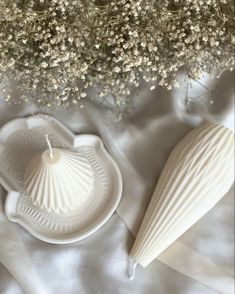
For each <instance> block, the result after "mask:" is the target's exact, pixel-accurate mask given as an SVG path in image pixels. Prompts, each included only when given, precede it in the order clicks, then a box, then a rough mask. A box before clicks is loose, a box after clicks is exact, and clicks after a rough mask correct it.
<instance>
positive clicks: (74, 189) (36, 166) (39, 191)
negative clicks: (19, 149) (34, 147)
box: [24, 148, 94, 213]
mask: <svg viewBox="0 0 235 294" xmlns="http://www.w3.org/2000/svg"><path fill="white" fill-rule="evenodd" d="M51 152H52V154H53V156H51V153H50V150H49V149H48V150H46V151H44V152H43V153H42V154H38V155H36V156H35V157H34V158H33V159H32V161H31V162H30V163H29V165H28V167H27V168H26V172H25V179H24V184H25V189H26V192H27V195H28V196H29V197H31V200H32V202H33V203H34V204H35V205H36V206H38V207H40V208H43V209H46V210H47V211H50V212H54V213H68V212H71V211H73V210H76V208H78V207H79V206H80V205H82V204H83V203H84V202H85V201H86V200H87V198H88V197H89V195H90V193H91V192H92V189H93V184H94V174H93V170H92V168H91V166H90V164H89V162H88V161H87V159H86V158H84V157H83V156H82V155H81V154H79V153H78V152H76V151H70V150H65V149H56V148H53V149H52V150H51Z"/></svg>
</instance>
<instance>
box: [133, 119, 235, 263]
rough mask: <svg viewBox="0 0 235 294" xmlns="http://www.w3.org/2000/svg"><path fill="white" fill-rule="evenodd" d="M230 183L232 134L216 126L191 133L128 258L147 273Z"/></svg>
mask: <svg viewBox="0 0 235 294" xmlns="http://www.w3.org/2000/svg"><path fill="white" fill-rule="evenodd" d="M233 181H234V134H233V132H232V131H231V130H229V129H228V128H226V127H224V126H222V125H219V124H214V123H208V124H206V125H203V126H201V127H198V128H196V129H194V130H193V131H192V132H190V133H189V134H188V135H187V136H186V137H185V138H184V139H183V140H182V141H181V142H180V143H179V144H178V145H177V146H176V148H175V149H174V150H173V152H172V153H171V155H170V157H169V159H168V161H167V163H166V165H165V167H164V169H163V172H162V174H161V176H160V178H159V181H158V183H157V186H156V188H155V191H154V194H153V197H152V199H151V201H150V204H149V207H148V209H147V212H146V214H145V216H144V219H143V222H142V224H141V227H140V230H139V232H138V234H137V238H136V240H135V243H134V246H133V248H132V250H131V253H130V256H131V257H132V258H133V259H134V260H135V261H136V262H137V263H138V264H140V265H142V266H143V267H146V266H147V265H148V264H149V263H150V262H152V261H153V260H154V259H155V258H156V257H157V256H158V255H160V254H161V253H162V252H163V251H164V250H165V249H166V248H167V247H168V246H170V245H171V244H172V243H173V242H174V241H175V240H176V239H177V238H179V237H180V236H181V235H182V234H183V233H184V232H186V231H187V230H188V229H189V228H190V227H191V226H192V225H193V224H195V222H197V221H198V220H199V219H200V218H201V217H202V216H203V215H204V214H206V213H207V212H208V211H209V210H210V209H211V208H212V207H213V206H214V205H215V204H216V203H217V202H218V201H219V200H220V199H221V198H222V197H223V196H224V195H225V194H226V192H228V190H229V189H230V187H231V186H232V184H233Z"/></svg>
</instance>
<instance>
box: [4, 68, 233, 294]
mask: <svg viewBox="0 0 235 294" xmlns="http://www.w3.org/2000/svg"><path fill="white" fill-rule="evenodd" d="M218 84H219V88H218V92H217V97H215V102H214V105H213V106H212V109H211V114H210V115H208V113H206V112H204V111H202V108H201V105H200V103H198V104H197V103H196V104H195V106H196V112H198V113H199V114H200V116H199V115H195V116H193V115H189V114H186V113H185V111H184V109H183V108H181V105H180V101H181V100H180V98H181V97H183V95H184V93H183V90H182V89H181V90H178V91H175V92H168V91H165V90H163V89H161V88H158V89H157V90H156V91H154V92H151V93H149V91H147V90H142V91H141V92H140V93H138V96H137V97H136V105H135V108H134V109H133V111H132V112H131V114H130V116H129V118H126V119H123V120H122V121H121V122H117V121H116V120H115V114H114V113H113V112H111V111H110V106H109V105H108V104H104V105H100V104H96V103H93V102H87V104H86V105H85V108H84V109H82V110H79V111H71V112H68V111H61V112H56V113H54V115H55V116H56V117H57V118H58V119H60V120H61V121H62V122H64V123H65V124H66V125H67V126H68V127H70V128H71V129H72V130H73V131H74V132H76V133H96V134H98V135H100V136H101V137H102V138H103V140H104V143H105V145H106V147H107V149H108V150H109V152H110V153H111V154H112V155H113V157H114V158H115V159H116V161H117V163H118V164H119V166H120V169H121V172H122V175H123V179H124V192H123V197H122V201H121V203H120V206H119V208H118V210H117V212H118V214H119V216H120V217H121V219H122V220H121V219H120V218H119V217H118V215H117V214H115V215H114V216H113V217H112V218H111V219H110V221H109V222H108V223H107V224H106V225H105V226H104V227H103V228H102V229H101V230H99V231H98V232H97V233H95V234H94V235H93V236H92V237H90V238H88V239H86V240H84V241H82V242H78V243H76V244H73V245H67V246H65V245H62V246H55V245H50V244H46V243H43V242H41V241H38V240H36V239H35V238H33V237H32V236H30V235H29V234H28V233H27V232H26V231H25V230H23V229H21V228H20V227H19V226H18V225H16V224H11V223H9V222H8V221H7V220H6V219H5V217H4V213H3V212H0V262H1V263H2V265H3V266H4V267H5V268H3V266H2V267H1V266H0V293H4V294H8V293H9V294H15V293H17V294H18V293H23V291H25V292H26V293H68V294H73V293H79V294H80V293H81V294H83V293H84V294H93V293H102V294H109V293H114V294H116V293H117V294H119V293H120V294H125V293H127V294H129V293H135V294H141V293H146V294H153V293H166V294H171V293H190V294H191V293H203V294H204V293H206V294H207V293H218V292H221V293H231V294H232V293H233V283H232V282H233V242H234V237H233V236H234V234H233V230H234V226H233V215H234V210H233V205H232V204H233V189H231V191H230V193H229V194H228V195H227V196H226V197H225V198H224V199H223V200H222V201H221V202H220V203H219V204H218V205H217V206H216V207H215V208H214V209H213V210H212V211H211V212H210V213H208V214H207V215H206V216H205V217H204V218H203V219H201V220H200V221H199V222H198V223H197V224H196V225H195V226H194V227H193V228H191V229H190V230H189V231H188V232H186V233H185V234H184V235H183V236H182V237H181V238H180V239H179V240H178V241H177V242H176V243H174V244H173V245H172V246H171V247H170V248H169V249H168V250H167V251H165V252H164V253H163V254H162V255H161V256H160V257H159V258H158V260H156V261H154V262H153V263H152V264H151V265H150V266H149V267H148V268H147V269H142V268H140V267H137V269H136V276H135V280H134V281H129V280H128V275H127V271H128V264H129V258H128V252H129V251H130V248H131V246H132V244H133V237H132V235H131V234H130V231H131V232H132V234H133V235H135V234H136V232H137V230H138V227H139V225H140V222H141V220H142V217H143V215H144V212H145V210H146V207H147V205H148V201H149V199H150V197H151V194H152V191H153V189H154V186H155V184H156V181H157V178H158V176H159V174H160V172H161V169H162V167H163V165H164V163H165V161H166V159H167V156H168V155H169V153H170V151H171V150H172V148H173V147H174V146H175V144H177V142H179V140H180V139H181V138H182V137H183V136H184V135H185V134H187V133H188V132H189V131H190V130H191V129H192V127H193V125H192V124H196V123H198V122H199V121H200V120H201V119H200V117H207V118H208V117H209V118H211V117H212V118H214V119H215V120H217V121H223V122H225V123H226V124H227V125H229V126H230V127H232V126H233V106H232V103H233V102H232V101H233V97H232V91H231V89H233V75H231V74H230V75H229V74H226V75H224V76H223V77H222V79H221V80H220V81H218ZM37 111H38V109H35V108H32V107H27V106H24V105H21V106H7V105H5V104H4V103H3V102H0V126H2V125H3V124H4V123H5V122H7V121H9V120H10V119H13V118H16V117H20V116H25V115H29V114H32V113H34V112H37ZM4 198H5V196H4V195H3V196H2V197H1V203H2V204H1V205H3V201H4ZM128 229H129V230H130V231H128ZM6 269H8V271H9V272H8V271H6ZM11 276H12V278H11ZM13 278H15V280H16V281H17V283H18V285H17V284H16V281H14V279H13ZM37 291H38V292H37Z"/></svg>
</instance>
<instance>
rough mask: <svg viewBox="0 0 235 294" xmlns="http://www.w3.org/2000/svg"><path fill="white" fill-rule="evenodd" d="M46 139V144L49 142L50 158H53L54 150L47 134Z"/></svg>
mask: <svg viewBox="0 0 235 294" xmlns="http://www.w3.org/2000/svg"><path fill="white" fill-rule="evenodd" d="M45 137H46V142H47V145H48V148H49V151H50V154H49V156H50V158H53V150H52V147H51V142H50V140H49V135H48V134H46V135H45Z"/></svg>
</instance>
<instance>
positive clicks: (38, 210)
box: [0, 115, 122, 244]
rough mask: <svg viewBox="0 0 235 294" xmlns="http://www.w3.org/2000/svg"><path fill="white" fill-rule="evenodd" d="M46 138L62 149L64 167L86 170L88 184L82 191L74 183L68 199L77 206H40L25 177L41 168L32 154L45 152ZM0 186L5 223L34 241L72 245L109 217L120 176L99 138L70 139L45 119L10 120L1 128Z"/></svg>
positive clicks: (117, 195)
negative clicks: (13, 224)
mask: <svg viewBox="0 0 235 294" xmlns="http://www.w3.org/2000/svg"><path fill="white" fill-rule="evenodd" d="M45 135H49V137H50V141H51V144H52V146H53V148H57V149H60V148H63V149H64V150H65V151H64V154H63V155H64V160H65V162H67V161H70V162H71V160H72V162H73V166H72V167H71V169H72V171H71V173H73V172H75V170H76V171H77V170H78V169H79V172H81V171H82V169H83V172H84V168H85V169H86V174H87V173H88V175H90V176H89V179H88V184H89V185H83V190H81V187H77V186H76V184H74V185H75V190H76V189H77V193H80V196H79V197H78V198H77V196H78V195H74V194H70V195H68V196H69V197H71V199H72V200H71V201H72V203H73V204H74V203H75V204H76V201H77V199H78V200H81V198H83V201H79V203H80V205H77V206H76V205H75V206H76V209H71V207H69V206H67V209H65V210H63V209H60V208H59V207H58V206H57V207H56V209H55V207H54V208H53V207H51V206H46V205H45V206H44V207H43V205H42V203H43V200H39V196H40V195H39V194H37V193H36V192H35V190H34V184H33V183H35V182H34V181H35V180H36V178H35V177H33V173H32V174H31V177H30V173H31V171H32V168H33V166H34V167H35V163H33V161H34V160H36V161H37V160H38V163H36V164H39V165H40V164H41V163H40V160H39V159H38V158H37V154H42V153H43V152H44V151H45V150H46V149H47V144H46V141H45ZM78 154H79V155H78ZM74 156H75V158H74ZM71 157H72V158H71ZM30 163H31V165H30ZM67 163H68V162H67ZM74 169H75V170H74ZM57 172H58V171H57ZM62 181H66V179H61V182H60V184H63V183H64V182H62ZM0 184H2V185H3V187H4V188H5V189H6V190H7V191H8V194H7V198H6V201H5V213H6V216H7V217H8V219H9V220H10V221H13V222H16V223H18V224H20V225H21V226H22V227H24V228H25V229H26V230H28V231H29V232H30V233H31V234H32V235H33V236H35V237H36V238H38V239H40V240H42V241H45V242H48V243H54V244H66V243H72V242H76V241H79V240H81V239H84V238H86V237H88V236H89V235H91V234H92V233H94V232H95V231H96V230H97V229H99V228H100V227H101V226H102V225H103V224H104V223H105V222H106V221H107V220H108V219H109V218H110V217H111V215H112V214H113V212H114V211H115V210H116V208H117V206H118V204H119V201H120V199H121V194H122V177H121V173H120V171H119V168H118V166H117V164H116V163H115V161H114V160H113V159H112V158H111V156H110V155H109V154H108V152H107V151H106V149H105V148H104V145H103V142H102V141H101V139H100V138H99V137H97V136H95V135H74V134H73V133H72V132H71V131H70V130H69V129H67V128H66V127H65V126H64V125H63V124H62V123H60V122H59V121H58V120H56V119H55V118H53V117H50V116H46V115H36V116H31V117H28V118H20V119H15V120H13V121H11V122H9V123H7V124H6V125H5V126H3V127H2V129H0ZM58 185H59V184H58ZM81 192H82V193H81ZM64 193H67V191H64ZM29 194H31V197H29V196H30V195H29ZM88 194H89V197H87V196H88ZM61 197H63V195H62V194H61ZM40 201H41V202H40ZM73 201H74V202H73ZM73 208H74V206H73Z"/></svg>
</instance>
